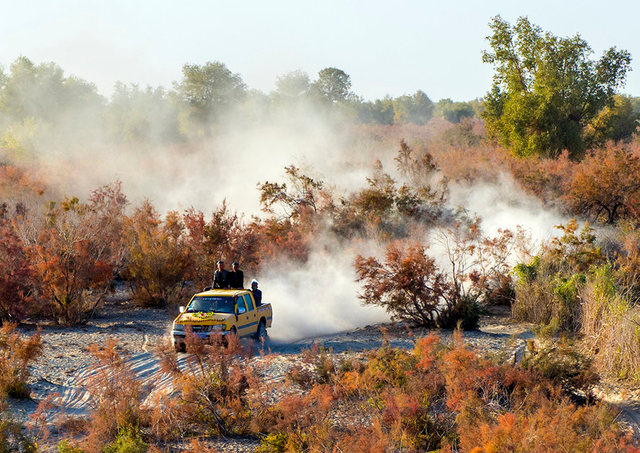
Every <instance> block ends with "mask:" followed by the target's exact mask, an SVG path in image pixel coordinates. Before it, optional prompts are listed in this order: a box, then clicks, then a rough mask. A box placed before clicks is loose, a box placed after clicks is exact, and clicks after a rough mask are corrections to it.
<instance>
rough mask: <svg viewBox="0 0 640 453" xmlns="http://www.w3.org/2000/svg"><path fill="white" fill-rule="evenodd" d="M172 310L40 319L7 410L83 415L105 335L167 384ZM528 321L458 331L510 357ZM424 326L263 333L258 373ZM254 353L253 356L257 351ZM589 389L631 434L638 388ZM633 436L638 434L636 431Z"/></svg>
mask: <svg viewBox="0 0 640 453" xmlns="http://www.w3.org/2000/svg"><path fill="white" fill-rule="evenodd" d="M174 315H175V314H174V313H172V312H170V311H167V310H153V309H139V308H131V307H130V306H129V304H127V303H125V301H124V300H123V298H122V297H121V298H113V299H111V300H109V301H108V302H107V303H106V305H105V307H104V308H103V309H102V310H101V311H100V312H99V313H98V314H97V316H95V318H94V319H92V320H91V321H90V322H89V323H88V324H87V325H84V326H80V327H72V328H70V327H59V326H47V325H43V326H40V329H41V335H42V339H43V342H44V354H43V356H42V357H41V358H40V359H39V360H38V361H37V363H35V365H34V366H33V367H32V369H31V378H30V381H29V384H30V386H31V389H32V399H31V400H27V401H21V402H12V404H11V408H12V410H13V411H15V413H16V414H17V415H18V416H19V417H20V418H22V419H26V418H27V417H28V415H29V414H30V413H32V412H33V411H34V410H35V408H36V406H37V404H38V402H39V401H41V400H43V399H44V398H46V397H47V396H48V395H50V394H57V395H59V396H58V397H57V398H56V399H55V401H56V403H57V404H58V405H59V406H60V408H62V409H63V410H64V411H65V412H66V413H67V414H70V415H80V416H82V415H87V414H88V413H89V411H90V397H89V395H88V393H87V392H86V388H85V385H84V383H85V381H86V379H87V377H88V375H87V373H88V369H89V365H90V364H91V363H92V356H91V354H90V353H89V345H91V344H94V343H95V344H98V345H101V344H104V342H105V340H107V339H108V338H117V339H118V340H119V342H118V344H119V347H120V348H121V351H122V352H123V353H124V354H126V355H127V356H128V360H129V361H130V363H131V364H132V366H133V368H134V370H135V372H136V374H137V377H138V378H139V379H140V380H142V381H143V382H149V383H153V384H154V386H155V387H162V386H165V385H170V382H169V380H168V377H167V376H165V375H163V374H162V373H161V372H160V369H159V364H158V361H157V359H156V357H155V355H154V354H153V350H154V348H155V347H156V345H157V344H158V343H160V342H163V341H168V338H169V331H170V327H171V321H172V319H173V317H174ZM531 327H532V326H531V325H526V324H515V323H512V322H510V321H509V318H508V313H505V312H496V313H494V314H492V315H489V316H485V317H483V318H482V320H481V325H480V328H479V329H478V330H475V331H470V332H465V333H464V341H465V342H466V343H467V344H468V345H470V346H471V347H473V348H476V349H478V350H481V351H485V352H488V353H500V354H503V357H504V358H505V359H506V360H514V361H515V360H518V359H519V358H520V356H521V355H522V353H523V351H524V349H525V347H526V341H527V340H531V339H533V338H534V337H535V335H534V334H533V332H532V330H531ZM274 328H275V327H274ZM35 329H36V327H35V326H25V327H21V330H22V332H23V333H24V334H26V335H29V334H31V333H33V332H34V331H35ZM428 333H429V331H428V330H426V329H413V330H409V329H408V328H407V327H406V326H404V325H403V324H400V323H398V324H391V323H388V324H379V325H373V326H365V327H361V328H358V329H354V330H350V331H347V332H339V333H336V334H332V335H326V336H322V337H316V338H306V339H300V340H297V341H293V342H279V341H277V340H270V341H269V343H268V345H267V349H268V351H267V352H271V354H269V360H268V365H267V366H266V367H264V368H263V371H264V373H265V378H266V379H267V380H269V381H271V382H273V383H278V382H282V381H284V378H285V375H286V373H287V371H288V370H289V369H290V368H291V367H292V366H293V365H294V364H295V363H296V361H297V360H298V359H299V354H300V353H301V352H302V351H303V350H305V349H308V348H310V347H311V346H312V345H313V344H314V343H316V342H317V343H319V344H320V345H323V346H324V347H325V348H330V349H332V351H333V352H334V353H336V354H342V353H345V354H346V353H353V352H360V351H366V350H369V349H373V348H378V347H380V346H381V345H382V344H383V341H385V340H386V341H389V342H390V344H391V346H394V347H396V346H397V347H406V348H412V347H413V344H414V340H415V338H416V337H421V336H424V335H426V334H428ZM437 333H438V334H439V335H440V336H441V338H442V339H443V340H444V341H449V340H450V339H451V338H452V335H453V332H452V331H450V330H439V331H437ZM272 336H275V335H272ZM180 359H181V360H185V359H186V354H180ZM255 360H256V361H260V360H261V357H260V356H259V355H258V356H257V357H256V358H255ZM596 394H597V395H598V396H599V397H601V398H603V399H606V400H608V401H610V402H611V403H613V404H615V405H617V406H618V407H619V408H620V409H621V415H620V417H621V420H622V421H623V422H624V423H625V424H626V425H627V426H628V427H629V429H631V430H633V431H634V432H635V433H636V435H638V427H639V426H640V395H639V392H638V391H637V390H634V389H633V388H626V389H622V390H621V389H620V388H619V387H617V386H616V384H615V383H611V382H609V383H604V384H603V385H601V386H600V387H598V388H597V389H596ZM636 438H638V439H640V436H637V437H636ZM257 445H258V444H257V442H256V441H253V440H247V439H240V440H238V439H235V440H232V441H229V440H221V441H215V442H214V443H213V445H212V447H214V448H220V449H221V450H224V451H238V452H242V451H254V450H255V448H256V446H257Z"/></svg>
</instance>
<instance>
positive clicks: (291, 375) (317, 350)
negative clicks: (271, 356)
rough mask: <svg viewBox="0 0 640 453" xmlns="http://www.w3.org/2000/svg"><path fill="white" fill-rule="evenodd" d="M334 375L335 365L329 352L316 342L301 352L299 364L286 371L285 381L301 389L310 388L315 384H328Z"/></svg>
mask: <svg viewBox="0 0 640 453" xmlns="http://www.w3.org/2000/svg"><path fill="white" fill-rule="evenodd" d="M335 375H336V364H335V363H334V360H333V358H332V353H331V351H328V350H326V349H325V348H324V347H322V346H320V345H319V344H318V343H317V342H316V343H314V344H313V345H312V346H311V348H309V349H307V350H305V351H303V353H302V358H301V360H300V361H299V363H296V364H295V365H294V366H293V367H292V368H290V369H289V370H288V371H287V379H288V380H289V381H291V382H294V383H296V384H298V385H299V386H300V387H302V388H303V389H309V388H312V387H313V386H314V385H317V384H329V383H331V381H332V380H333V377H334V376H335Z"/></svg>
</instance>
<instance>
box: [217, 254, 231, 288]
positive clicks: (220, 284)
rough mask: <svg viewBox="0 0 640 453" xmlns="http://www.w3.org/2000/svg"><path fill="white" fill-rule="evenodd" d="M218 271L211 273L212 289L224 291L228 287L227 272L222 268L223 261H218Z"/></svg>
mask: <svg viewBox="0 0 640 453" xmlns="http://www.w3.org/2000/svg"><path fill="white" fill-rule="evenodd" d="M217 264H218V269H216V271H215V272H214V273H213V287H214V288H216V289H226V288H228V287H229V271H227V270H226V269H225V268H224V261H222V260H220V261H218V263H217Z"/></svg>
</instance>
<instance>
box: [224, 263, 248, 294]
mask: <svg viewBox="0 0 640 453" xmlns="http://www.w3.org/2000/svg"><path fill="white" fill-rule="evenodd" d="M231 269H232V270H231V272H229V273H228V274H227V281H228V282H229V288H233V289H244V272H242V271H241V270H240V263H238V262H237V261H234V262H233V264H232V265H231Z"/></svg>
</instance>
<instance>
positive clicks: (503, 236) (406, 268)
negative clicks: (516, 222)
mask: <svg viewBox="0 0 640 453" xmlns="http://www.w3.org/2000/svg"><path fill="white" fill-rule="evenodd" d="M438 242H439V245H440V246H441V248H442V249H443V252H444V254H445V256H446V257H447V258H448V261H449V263H450V268H448V269H447V268H445V269H443V268H442V267H441V266H438V265H437V264H436V260H435V259H434V258H432V257H430V256H428V255H427V254H426V247H423V246H421V245H419V244H410V245H408V246H407V248H406V250H405V247H404V246H403V244H401V243H398V242H396V243H392V244H390V245H388V246H387V250H386V256H385V261H384V262H380V261H379V260H378V259H376V258H375V257H369V258H364V257H362V256H358V257H357V258H356V262H355V268H356V275H357V281H360V282H363V284H364V293H363V294H361V295H360V296H359V298H360V299H361V300H362V301H363V303H364V304H365V305H366V304H370V305H380V306H382V307H384V308H385V309H386V310H387V312H388V313H390V314H391V316H392V318H394V319H400V320H404V321H409V322H410V323H412V324H415V325H420V326H437V327H444V328H453V327H456V326H457V325H458V323H461V326H462V328H464V329H473V328H475V327H476V326H477V324H478V320H479V318H480V312H481V309H480V305H479V304H480V302H481V301H486V300H488V299H489V298H490V294H492V293H493V292H494V291H495V290H496V289H497V288H498V287H501V286H504V285H505V284H506V283H505V282H507V281H508V280H509V276H508V269H509V267H508V265H507V259H508V257H509V255H510V253H511V250H512V247H513V245H514V242H513V234H512V233H511V232H510V231H508V230H507V231H499V234H498V236H497V237H495V238H485V237H483V236H482V232H481V229H480V221H479V219H477V218H476V219H474V220H469V221H467V222H462V221H460V222H458V223H457V224H456V226H455V227H454V228H451V229H446V230H441V231H440V232H439V234H438Z"/></svg>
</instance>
